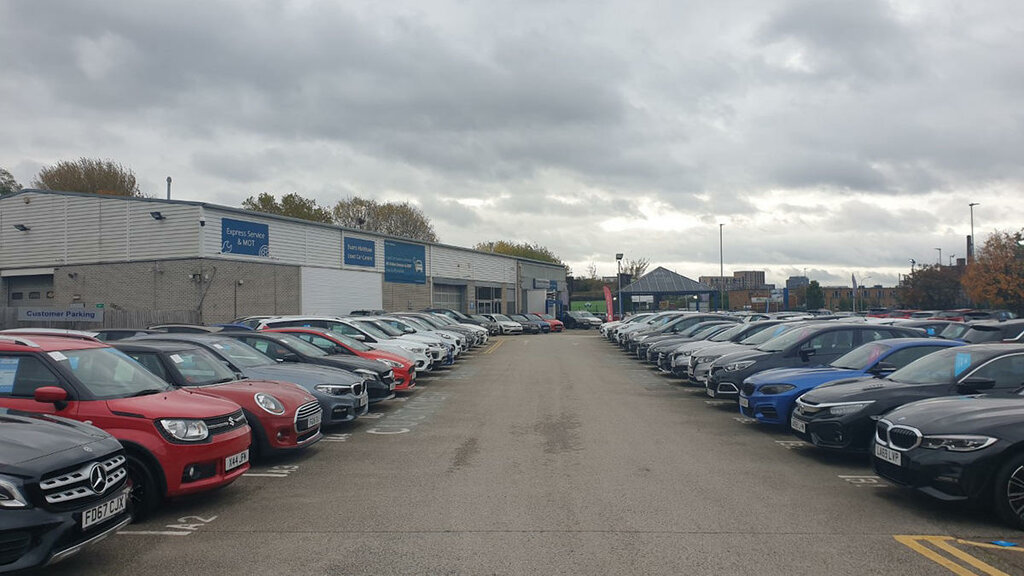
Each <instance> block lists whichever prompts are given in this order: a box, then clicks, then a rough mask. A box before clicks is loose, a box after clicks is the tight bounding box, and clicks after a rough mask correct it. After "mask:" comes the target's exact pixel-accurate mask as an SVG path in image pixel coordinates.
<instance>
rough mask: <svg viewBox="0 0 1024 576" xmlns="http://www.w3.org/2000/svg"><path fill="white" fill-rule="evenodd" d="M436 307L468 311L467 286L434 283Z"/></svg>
mask: <svg viewBox="0 0 1024 576" xmlns="http://www.w3.org/2000/svg"><path fill="white" fill-rule="evenodd" d="M434 307H435V308H451V309H453V310H458V311H459V312H465V311H466V287H465V286H452V285H450V284H434Z"/></svg>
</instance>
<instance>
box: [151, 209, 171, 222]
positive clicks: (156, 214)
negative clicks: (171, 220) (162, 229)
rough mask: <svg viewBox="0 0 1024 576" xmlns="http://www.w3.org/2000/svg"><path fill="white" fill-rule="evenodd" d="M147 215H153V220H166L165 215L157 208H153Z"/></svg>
mask: <svg viewBox="0 0 1024 576" xmlns="http://www.w3.org/2000/svg"><path fill="white" fill-rule="evenodd" d="M149 215H150V216H152V217H153V220H167V216H164V215H163V214H161V213H160V211H159V210H154V211H153V212H150V213H149Z"/></svg>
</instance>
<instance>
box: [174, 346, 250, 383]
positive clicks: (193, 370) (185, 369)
mask: <svg viewBox="0 0 1024 576" xmlns="http://www.w3.org/2000/svg"><path fill="white" fill-rule="evenodd" d="M167 358H169V359H170V361H171V367H172V368H171V369H172V370H174V371H175V372H177V373H178V376H179V378H177V380H178V381H179V382H184V383H185V385H186V386H205V385H207V384H219V383H221V382H230V381H232V380H234V379H235V373H234V372H233V371H231V369H229V368H228V367H227V366H225V365H224V363H223V362H221V361H220V360H218V359H217V357H216V356H214V355H213V354H211V353H209V352H207V351H206V350H204V349H202V348H190V349H188V350H179V351H177V352H174V353H173V354H168V355H167Z"/></svg>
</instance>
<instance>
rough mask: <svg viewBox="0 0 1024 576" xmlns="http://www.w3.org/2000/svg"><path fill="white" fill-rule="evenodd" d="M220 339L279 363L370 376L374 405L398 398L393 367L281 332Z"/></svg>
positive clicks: (237, 334) (369, 389)
mask: <svg viewBox="0 0 1024 576" xmlns="http://www.w3.org/2000/svg"><path fill="white" fill-rule="evenodd" d="M220 336H225V337H228V338H234V339H235V340H240V341H242V342H244V343H246V344H248V345H249V346H252V347H253V348H255V349H257V350H259V351H260V352H262V353H264V354H266V355H267V356H270V357H271V358H273V359H274V360H276V361H277V362H301V363H305V364H319V365H321V366H330V367H332V368H341V369H344V370H349V371H351V372H355V373H356V374H359V375H360V376H366V377H367V380H366V392H367V395H368V396H369V397H370V404H376V403H377V402H382V401H384V400H390V399H392V398H394V397H395V373H394V371H393V370H392V369H391V367H390V366H388V365H386V364H383V363H381V362H377V361H375V360H368V359H366V358H360V357H358V356H352V355H349V354H328V353H327V352H324V351H323V350H321V349H320V348H317V347H316V346H313V345H312V344H310V343H309V342H306V341H305V340H303V339H301V338H297V337H295V336H292V335H291V334H282V333H280V332H262V331H256V332H247V331H242V330H239V331H237V332H235V331H231V332H221V333H220Z"/></svg>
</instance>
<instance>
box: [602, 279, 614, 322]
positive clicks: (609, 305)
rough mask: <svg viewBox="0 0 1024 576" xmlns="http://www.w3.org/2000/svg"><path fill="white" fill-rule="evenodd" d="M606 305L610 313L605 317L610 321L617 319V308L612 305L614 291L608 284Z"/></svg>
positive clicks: (605, 297) (605, 298)
mask: <svg viewBox="0 0 1024 576" xmlns="http://www.w3.org/2000/svg"><path fill="white" fill-rule="evenodd" d="M604 305H605V308H607V310H608V313H607V314H605V318H606V319H607V321H608V322H611V321H612V320H614V319H615V308H613V307H612V291H611V290H609V289H608V287H607V286H605V287H604Z"/></svg>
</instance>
